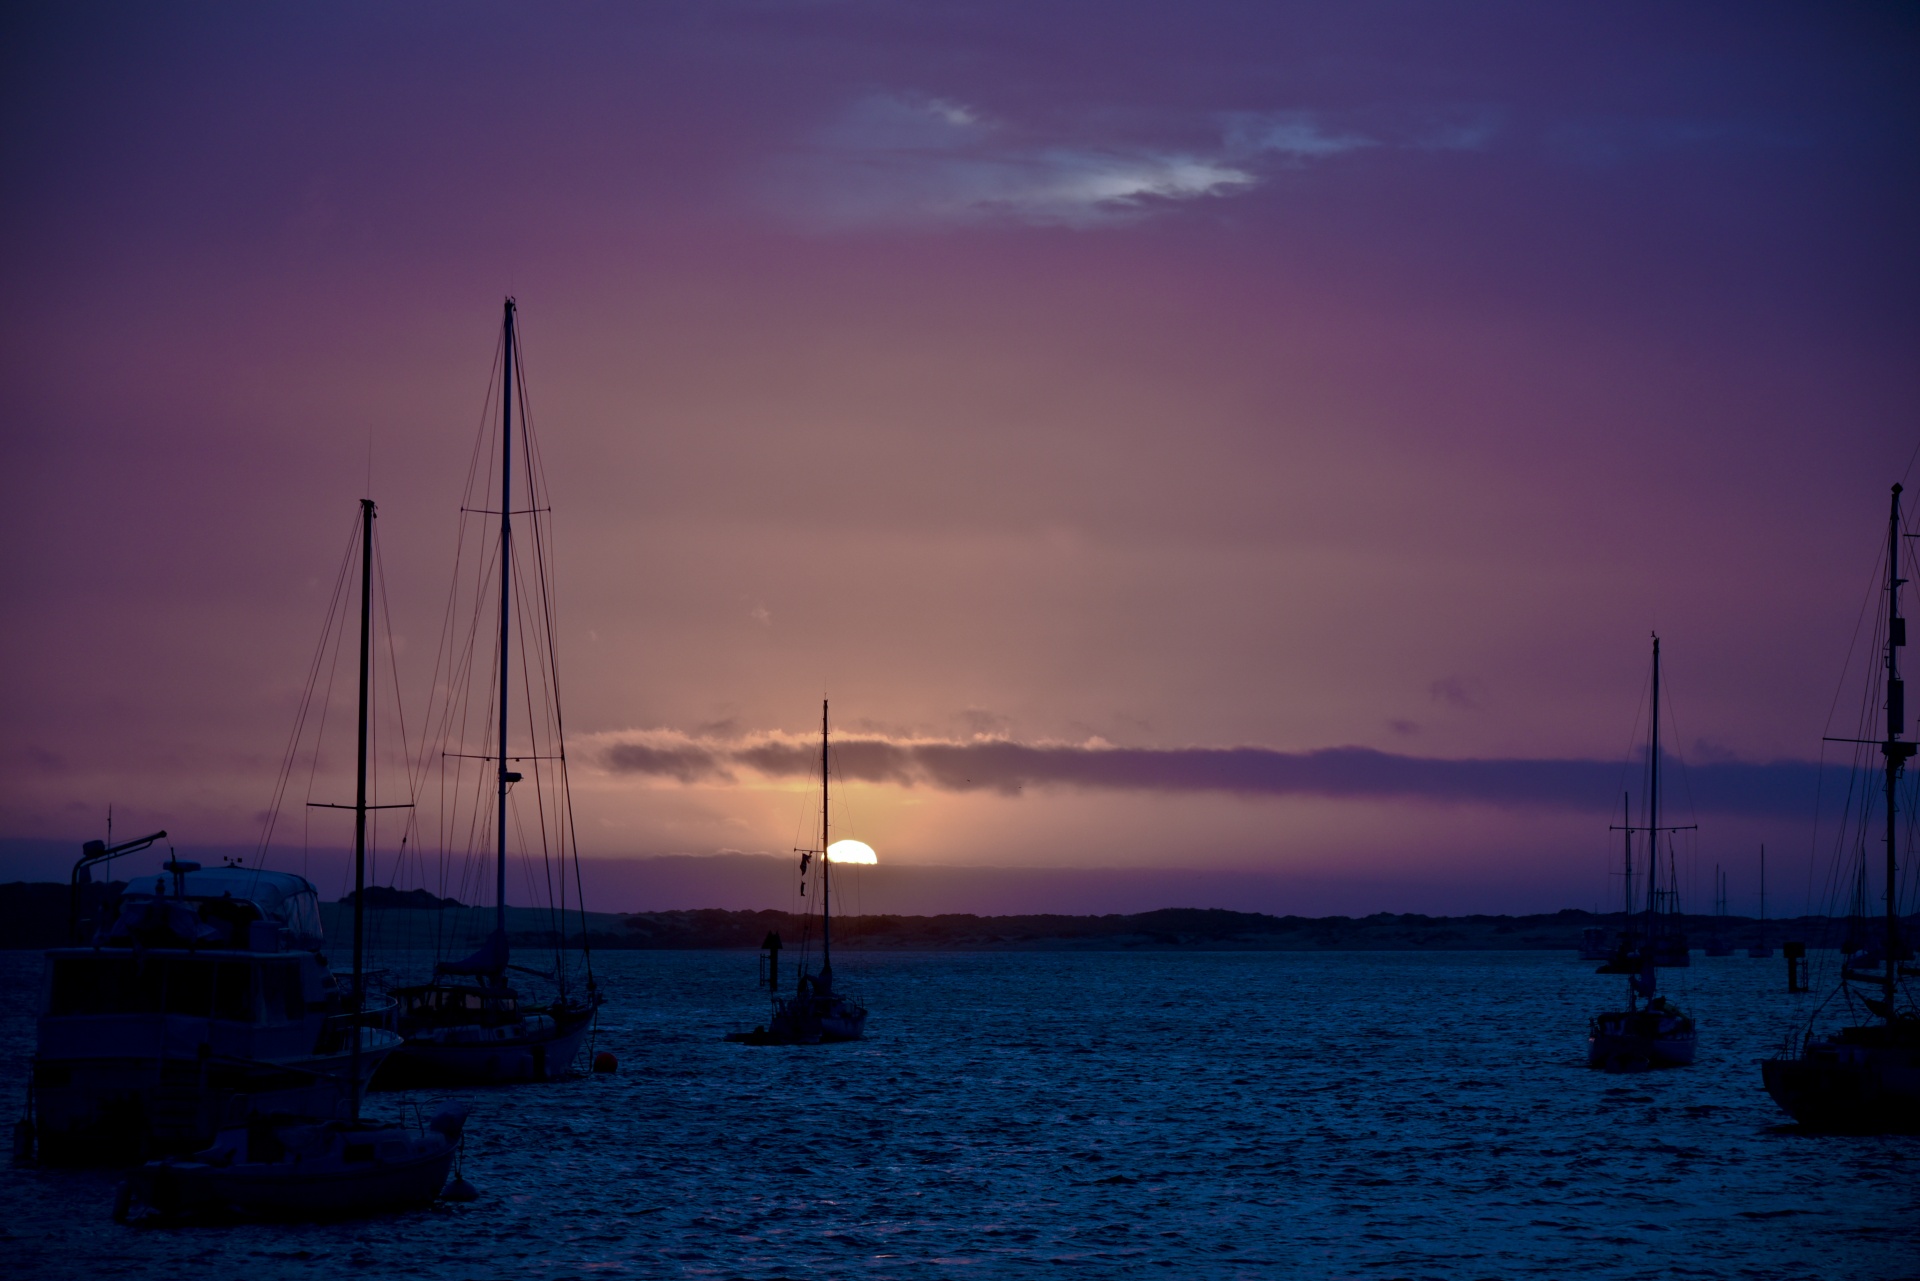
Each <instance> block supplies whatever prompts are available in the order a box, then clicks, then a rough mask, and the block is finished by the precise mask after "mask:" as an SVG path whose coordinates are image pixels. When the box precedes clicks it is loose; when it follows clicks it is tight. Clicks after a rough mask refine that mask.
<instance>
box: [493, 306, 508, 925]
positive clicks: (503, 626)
mask: <svg viewBox="0 0 1920 1281" xmlns="http://www.w3.org/2000/svg"><path fill="white" fill-rule="evenodd" d="M504 323H505V333H506V340H505V343H504V350H505V362H506V363H505V366H504V369H505V372H504V374H503V375H502V378H501V381H500V760H499V762H498V764H499V770H498V771H497V774H496V785H497V787H498V790H499V802H500V807H499V815H498V818H497V821H496V824H495V832H494V834H495V837H496V838H497V841H498V852H497V855H496V857H495V860H494V866H493V902H494V911H493V928H494V930H495V932H497V933H498V934H499V935H500V938H501V941H502V942H505V940H506V937H507V784H508V783H509V782H511V781H512V780H511V778H510V777H509V775H508V771H507V641H508V627H507V624H508V622H509V617H510V616H509V608H510V596H509V593H510V591H511V588H510V586H509V585H510V584H511V582H512V580H513V299H511V298H509V299H507V302H506V320H505V322H504Z"/></svg>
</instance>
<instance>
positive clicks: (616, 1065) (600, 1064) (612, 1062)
mask: <svg viewBox="0 0 1920 1281" xmlns="http://www.w3.org/2000/svg"><path fill="white" fill-rule="evenodd" d="M593 1070H594V1071H596V1072H618V1071H619V1070H620V1060H619V1059H616V1058H614V1057H613V1055H611V1054H609V1053H607V1052H606V1051H605V1050H602V1051H600V1053H598V1054H596V1055H594V1056H593Z"/></svg>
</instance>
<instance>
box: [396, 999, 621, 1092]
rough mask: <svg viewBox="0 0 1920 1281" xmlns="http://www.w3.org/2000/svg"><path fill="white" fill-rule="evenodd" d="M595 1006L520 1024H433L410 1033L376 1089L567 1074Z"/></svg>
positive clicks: (509, 1082) (512, 1080)
mask: <svg viewBox="0 0 1920 1281" xmlns="http://www.w3.org/2000/svg"><path fill="white" fill-rule="evenodd" d="M592 1023H593V1013H592V1011H591V1010H584V1009H581V1010H572V1011H564V1012H559V1013H555V1014H553V1015H551V1016H541V1017H540V1018H538V1019H536V1020H527V1021H525V1022H522V1023H519V1024H509V1025H506V1026H501V1027H486V1026H482V1025H477V1024H469V1025H467V1026H463V1027H445V1028H435V1029H433V1030H431V1031H429V1032H424V1033H421V1034H419V1035H415V1036H409V1037H408V1038H407V1039H406V1041H405V1043H404V1044H402V1045H401V1046H400V1048H399V1049H397V1050H395V1051H394V1053H393V1055H392V1057H391V1058H389V1059H388V1060H387V1063H386V1066H385V1067H384V1068H383V1069H382V1070H381V1072H380V1075H379V1076H378V1077H377V1078H375V1080H374V1087H375V1088H376V1089H388V1090H403V1089H410V1088H415V1087H419V1086H436V1085H516V1084H520V1083H523V1082H529V1081H551V1080H555V1079H557V1078H559V1077H563V1076H566V1075H568V1074H569V1073H570V1072H571V1071H572V1070H573V1061H574V1059H575V1058H576V1057H578V1055H579V1053H580V1044H581V1042H583V1041H585V1040H586V1038H587V1031H588V1029H589V1028H590V1027H591V1026H592Z"/></svg>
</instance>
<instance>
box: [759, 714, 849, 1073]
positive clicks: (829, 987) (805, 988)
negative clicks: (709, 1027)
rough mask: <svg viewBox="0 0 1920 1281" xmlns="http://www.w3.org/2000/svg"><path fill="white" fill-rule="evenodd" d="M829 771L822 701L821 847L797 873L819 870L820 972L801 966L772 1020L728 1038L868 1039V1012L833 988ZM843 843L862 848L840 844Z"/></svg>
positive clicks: (805, 855) (804, 857) (807, 854)
mask: <svg viewBox="0 0 1920 1281" xmlns="http://www.w3.org/2000/svg"><path fill="white" fill-rule="evenodd" d="M831 778H832V767H831V763H830V757H829V755H828V731H827V700H825V699H822V700H820V845H819V847H818V848H817V849H808V850H799V851H797V852H798V853H799V855H800V874H801V875H802V876H805V875H806V872H807V869H808V867H809V866H811V865H813V863H814V861H815V860H816V859H817V860H818V866H819V869H820V894H819V903H820V970H819V973H817V974H816V973H811V972H809V970H808V969H807V965H806V962H805V961H804V960H803V961H802V962H801V963H800V971H799V975H798V977H797V978H796V979H795V980H794V994H793V995H792V996H787V997H780V996H776V997H774V998H773V1013H772V1017H771V1018H770V1019H769V1020H768V1021H767V1023H765V1024H764V1025H762V1026H760V1027H756V1028H755V1029H753V1031H751V1032H731V1033H728V1035H727V1040H729V1041H736V1042H739V1043H741V1044H744V1045H819V1044H822V1043H825V1042H834V1041H858V1040H860V1039H862V1038H863V1037H864V1036H865V1035H866V1029H867V1011H866V1008H865V1007H864V1006H861V1005H858V1004H856V1003H855V1002H854V1001H853V1000H851V999H850V998H849V997H848V996H847V995H846V993H844V992H842V991H839V990H837V989H836V988H835V987H834V978H833V865H834V863H835V862H837V861H838V860H839V859H840V858H842V857H846V855H845V854H842V853H837V852H836V851H837V850H839V849H840V848H841V847H839V846H836V845H834V844H833V840H832V826H831V819H830V816H829V814H828V808H827V802H828V799H829V792H828V787H829V784H830V780H831ZM842 845H845V846H853V845H860V843H859V842H852V841H849V842H842ZM859 853H860V855H861V856H862V857H863V858H864V859H865V860H867V861H871V858H872V855H871V854H870V853H868V852H867V851H866V847H865V846H864V845H860V850H859Z"/></svg>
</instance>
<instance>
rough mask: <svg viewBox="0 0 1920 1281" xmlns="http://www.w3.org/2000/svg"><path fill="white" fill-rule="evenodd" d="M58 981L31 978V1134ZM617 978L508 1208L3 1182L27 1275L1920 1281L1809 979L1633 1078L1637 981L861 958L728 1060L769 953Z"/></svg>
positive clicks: (19, 1075) (1500, 958)
mask: <svg viewBox="0 0 1920 1281" xmlns="http://www.w3.org/2000/svg"><path fill="white" fill-rule="evenodd" d="M39 964H40V962H39V958H38V957H37V956H35V955H32V954H23V953H0V975H3V976H4V981H5V986H4V990H5V991H6V992H7V993H8V994H9V995H10V997H11V998H13V999H10V1000H9V1001H8V1002H6V1005H5V1009H4V1022H0V1056H3V1057H0V1068H3V1070H4V1074H5V1075H4V1084H5V1088H6V1095H5V1097H6V1099H7V1103H8V1107H9V1109H11V1108H14V1107H17V1105H18V1100H19V1097H20V1093H21V1082H22V1080H23V1073H24V1069H25V1062H26V1057H27V1055H28V1054H29V1053H30V1052H31V1046H32V1023H31V1019H30V1017H28V1016H27V1014H26V1013H25V1012H24V1011H23V1009H22V1002H21V1000H20V999H19V998H21V997H22V996H24V995H25V994H27V993H30V992H32V991H33V990H34V989H35V986H36V985H37V982H38V973H39ZM601 968H602V972H603V974H604V976H605V981H606V985H607V988H608V990H609V996H610V1004H609V1007H608V1010H607V1015H606V1018H605V1019H604V1021H603V1025H602V1033H601V1045H602V1048H607V1049H611V1050H612V1051H613V1052H614V1053H615V1054H617V1055H618V1056H619V1057H620V1060H621V1070H620V1073H619V1074H618V1075H617V1076H613V1077H600V1078H583V1079H580V1080H575V1081H571V1082H566V1083H560V1084H555V1085H550V1086H525V1087H520V1088H518V1089H513V1090H502V1091H485V1090H479V1091H468V1092H462V1093H463V1094H464V1095H465V1097H468V1098H470V1099H471V1100H472V1101H473V1103H474V1105H475V1106H474V1113H475V1114H474V1120H473V1122H472V1124H471V1127H470V1135H471V1137H470V1139H469V1144H468V1155H467V1177H468V1178H469V1179H470V1180H471V1181H472V1182H473V1183H475V1184H476V1185H477V1186H478V1187H479V1188H480V1190H481V1193H482V1196H481V1199H480V1200H479V1201H478V1202H475V1203H473V1204H471V1205H461V1206H444V1207H441V1208H439V1209H436V1210H432V1211H426V1212H421V1213H417V1214H411V1215H402V1216H395V1217H392V1218H388V1219H382V1220H375V1221H372V1222H363V1223H355V1224H343V1225H320V1226H272V1225H230V1226H200V1227H191V1228H180V1229H151V1228H139V1227H120V1226H116V1225H115V1224H113V1223H112V1222H111V1221H110V1220H109V1211H110V1209H111V1206H112V1201H113V1190H114V1184H115V1181H116V1179H115V1176H111V1175H107V1174H96V1173H72V1172H54V1171H38V1170H19V1169H7V1170H5V1171H4V1172H0V1207H4V1210H3V1212H0V1258H3V1259H4V1260H5V1265H4V1270H5V1271H7V1272H8V1273H9V1274H11V1275H17V1276H27V1275H35V1276H38V1275H46V1276H86V1277H116V1276H128V1277H140V1278H161V1277H185V1276H193V1277H204V1278H216V1277H217V1278H234V1277H245V1278H249V1279H250V1281H275V1279H277V1278H284V1277H309V1276H314V1277H318V1276H327V1277H345V1276H349V1275H352V1276H374V1277H389V1276H393V1277H399V1276H408V1277H450V1278H453V1277H461V1278H464V1277H539V1278H546V1277H589V1276H596V1277H598V1276H611V1277H756V1278H757V1277H874V1278H881V1277H896V1276H928V1275H935V1274H942V1275H949V1276H980V1277H986V1276H993V1277H1003V1276H1005V1277H1016V1276H1020V1277H1024V1276H1043V1275H1056V1276H1057V1275H1072V1274H1078V1275H1083V1276H1088V1277H1102V1278H1104V1277H1126V1276H1156V1277H1164V1276H1201V1277H1210V1278H1211V1277H1302V1278H1307V1277H1312V1278H1320V1277H1369V1278H1372V1277H1381V1278H1386V1277H1444V1278H1479V1277H1522V1276H1536V1277H1552V1278H1571V1277H1581V1278H1588V1277H1593V1278H1605V1277H1649V1278H1653V1277H1663V1278H1664V1277H1700V1278H1722V1277H1726V1278H1732V1277H1806V1278H1842V1277H1845V1278H1860V1279H1862V1281H1865V1279H1867V1278H1881V1277H1898V1276H1913V1275H1920V1139H1916V1138H1905V1139H1902V1138H1883V1139H1858V1138H1817V1137H1812V1136H1808V1135H1803V1134H1801V1133H1799V1132H1797V1131H1796V1130H1795V1129H1793V1128H1792V1127H1791V1126H1788V1125H1784V1124H1782V1122H1783V1121H1784V1118H1783V1117H1782V1116H1780V1115H1779V1114H1778V1113H1776V1112H1775V1110H1774V1109H1773V1106H1772V1104H1771V1103H1770V1102H1769V1101H1768V1100H1767V1098H1766V1096H1765V1095H1764V1093H1762V1091H1761V1090H1760V1084H1759V1072H1758V1069H1757V1068H1756V1066H1755V1060H1756V1059H1758V1058H1759V1057H1761V1056H1762V1055H1763V1054H1765V1053H1766V1052H1767V1051H1768V1050H1769V1049H1770V1048H1771V1046H1772V1045H1773V1044H1774V1043H1775V1042H1776V1041H1777V1039H1778V1037H1779V1036H1780V1035H1781V1034H1782V1033H1783V1032H1784V1031H1785V1030H1786V1028H1787V1026H1788V1024H1789V1022H1790V1018H1791V1011H1792V1010H1794V1009H1795V1008H1798V1007H1797V1006H1796V1004H1795V1002H1796V1000H1805V998H1790V997H1788V996H1786V995H1785V994H1784V993H1781V992H1780V991H1779V990H1778V989H1779V987H1780V985H1781V973H1782V971H1781V966H1780V963H1779V962H1778V961H1770V962H1769V961H1750V960H1747V959H1745V958H1726V959H1719V960H1704V959H1701V958H1696V964H1695V968H1694V969H1693V970H1691V971H1690V972H1687V973H1686V974H1685V975H1684V976H1676V977H1678V979H1679V981H1680V982H1681V983H1682V984H1684V986H1685V988H1686V989H1689V990H1688V991H1686V993H1685V999H1686V1000H1687V1001H1688V1002H1689V1003H1690V1004H1691V1005H1692V1007H1693V1008H1694V1010H1695V1012H1696V1014H1697V1015H1698V1016H1699V1017H1700V1022H1701V1037H1700V1063H1699V1065H1698V1066H1696V1067H1694V1068H1691V1069H1685V1070H1680V1071H1675V1072H1670V1073H1665V1074H1659V1075H1642V1076H1631V1077H1611V1076H1607V1075H1604V1074H1601V1073H1596V1072H1592V1071H1590V1070H1589V1069H1587V1068H1586V1067H1585V1066H1584V1059H1583V1052H1584V1044H1583V1036H1584V1028H1585V1018H1586V1015H1587V1013H1588V1012H1589V1011H1590V1010H1591V1009H1593V1008H1597V1002H1599V1001H1600V1000H1601V999H1602V998H1603V996H1604V997H1605V998H1607V999H1612V998H1613V997H1614V996H1615V995H1617V992H1616V989H1617V988H1618V987H1619V986H1621V984H1620V983H1619V981H1617V980H1604V979H1600V978H1597V977H1595V976H1594V975H1592V974H1591V973H1590V969H1591V967H1590V966H1582V965H1580V964H1578V963H1577V962H1575V961H1574V960H1572V958H1571V957H1570V956H1568V955H1566V954H1552V953H1524V952H1520V953H1457V952H1456V953H1431V954H1420V953H1390V954H1383V953H1341V954H1333V955H1316V954H1309V953H1289V952H1280V953H1170V952H1159V953H1152V954H1127V953H1118V954H1116V953H1090V954H1058V953H1012V954H1000V955H994V954H981V953H972V954H965V955H937V954H924V953H922V954H871V953H869V954H858V953H853V954H849V955H847V956H846V958H845V960H844V963H843V965H842V967H841V972H842V976H843V978H845V979H847V980H850V981H852V983H853V984H854V985H855V986H856V987H857V989H858V991H859V993H860V994H861V995H863V996H864V997H865V998H866V1000H867V1002H868V1004H869V1005H870V1006H871V1007H872V1009H873V1011H874V1013H873V1017H872V1021H871V1023H870V1030H871V1033H872V1039H871V1040H870V1041H868V1042H866V1043H864V1044H858V1045H846V1046H834V1047H825V1048H817V1049H806V1050H792V1049H754V1048H748V1047H742V1046H736V1045H726V1044H722V1043H721V1042H720V1040H719V1035H720V1033H721V1032H722V1031H723V1030H725V1029H726V1028H728V1027H730V1026H733V1027H737V1026H744V1025H751V1023H753V1022H754V1021H756V1020H757V1019H758V1018H760V1017H762V1010H763V1006H762V1005H761V1004H760V1002H759V1000H758V998H757V995H756V994H755V993H754V992H753V990H752V986H751V984H752V978H753V957H752V956H751V955H742V954H739V953H711V952H704V953H702V952H690V953H671V952H654V953H632V952H628V953H623V954H618V955H613V956H608V957H606V958H604V960H603V963H602V967H601ZM432 1097H439V1096H437V1095H436V1096H432ZM393 1105H394V1096H376V1097H375V1107H376V1109H380V1108H391V1107H393ZM10 1117H11V1113H10V1114H9V1119H10Z"/></svg>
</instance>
